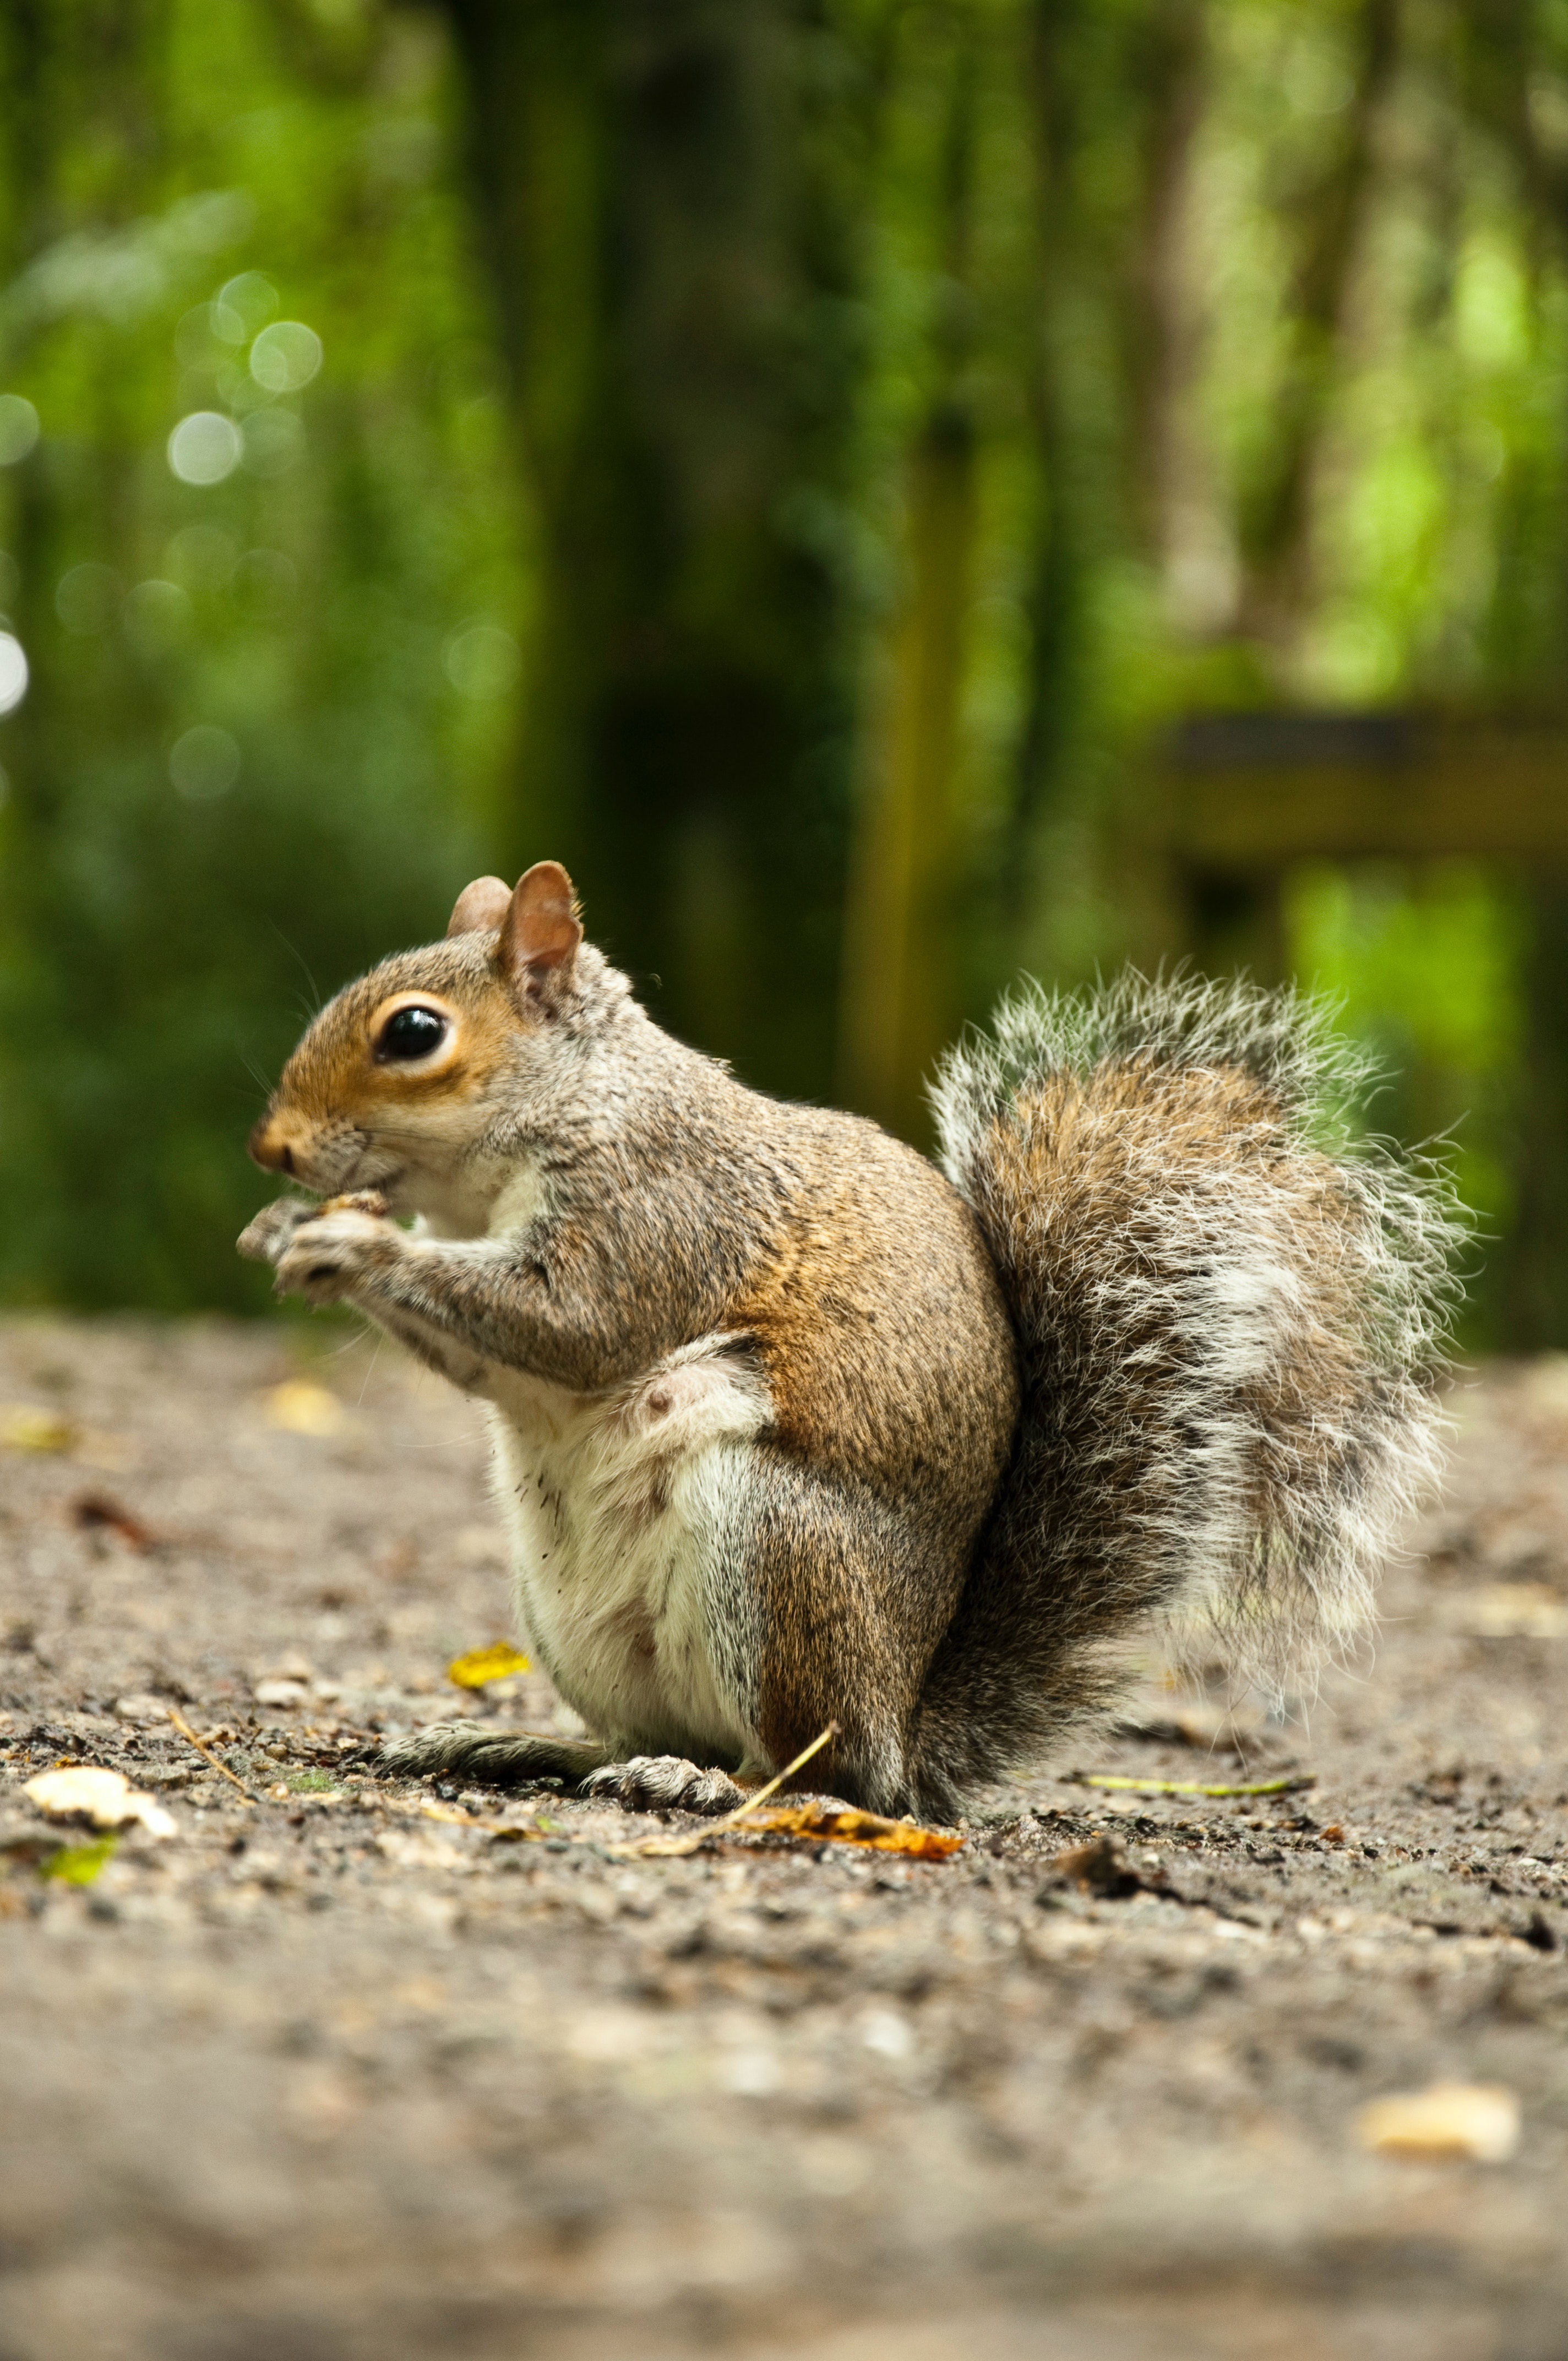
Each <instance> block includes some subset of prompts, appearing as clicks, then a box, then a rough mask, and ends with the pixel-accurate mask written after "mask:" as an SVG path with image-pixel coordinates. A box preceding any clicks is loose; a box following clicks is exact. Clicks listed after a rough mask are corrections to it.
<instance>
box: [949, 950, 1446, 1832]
mask: <svg viewBox="0 0 1568 2361" xmlns="http://www.w3.org/2000/svg"><path fill="white" fill-rule="evenodd" d="M1365 1081H1366V1071H1365V1065H1364V1062H1363V1060H1361V1058H1360V1057H1359V1055H1358V1053H1357V1052H1356V1051H1355V1050H1354V1048H1352V1047H1351V1046H1350V1045H1348V1044H1347V1043H1346V1042H1344V1041H1343V1039H1341V1038H1338V1037H1337V1036H1336V1035H1335V1034H1334V1032H1333V1031H1332V1027H1331V1023H1330V1016H1329V1012H1328V1011H1327V1010H1326V1009H1325V1008H1324V1007H1323V1006H1322V1005H1321V1004H1319V1003H1316V1002H1313V1001H1310V1000H1304V999H1302V998H1300V997H1299V996H1298V995H1297V994H1295V993H1294V992H1289V991H1286V992H1277V993H1266V992H1263V991H1261V990H1259V989H1258V988H1257V987H1256V986H1255V985H1252V984H1250V983H1228V984H1213V983H1193V982H1177V983H1147V982H1146V981H1145V979H1144V978H1142V977H1141V976H1138V975H1135V974H1128V975H1124V976H1123V977H1122V978H1121V979H1119V980H1118V981H1117V982H1116V983H1113V984H1112V985H1111V986H1110V987H1109V988H1106V989H1102V990H1101V991H1099V992H1096V993H1093V994H1085V995H1082V996H1080V997H1075V998H1062V997H1051V996H1047V994H1043V993H1041V992H1039V991H1037V990H1031V991H1029V992H1027V993H1025V994H1020V995H1019V996H1017V997H1014V998H1013V999H1010V1000H1009V1001H1007V1002H1005V1003H1004V1004H1003V1006H1002V1008H1001V1009H1000V1011H999V1012H998V1015H997V1018H996V1021H995V1027H994V1031H993V1033H992V1036H991V1037H989V1038H987V1037H977V1038H970V1039H969V1040H967V1041H966V1042H965V1043H963V1044H962V1045H960V1046H959V1048H958V1049H955V1050H954V1051H952V1052H951V1053H950V1054H949V1056H948V1059H947V1060H946V1062H945V1064H944V1066H943V1068H942V1071H941V1074H940V1077H939V1080H938V1084H937V1088H936V1092H935V1104H936V1109H937V1115H938V1124H939V1127H940V1132H941V1138H942V1147H943V1157H944V1162H945V1165H946V1169H947V1171H948V1177H949V1178H950V1179H951V1180H953V1182H954V1183H955V1184H956V1186H957V1187H958V1188H959V1190H960V1191H961V1192H962V1194H963V1195H964V1197H965V1198H966V1199H967V1200H968V1202H969V1203H970V1205H971V1206H972V1207H973V1209H974V1212H975V1213H976V1215H977V1217H978V1219H979V1221H980V1224H981V1228H982V1230H983V1231H984V1233H985V1236H986V1238H987V1241H988V1242H989V1245H990V1247H991V1250H992V1254H993V1256H994V1257H995V1260H996V1265H997V1268H998V1270H999V1271H1000V1273H1001V1277H1002V1283H1003V1290H1004V1291H1005V1293H1006V1296H1007V1299H1008V1301H1009V1304H1010V1306H1011V1309H1012V1312H1013V1315H1014V1321H1015V1323H1016V1325H1017V1329H1018V1335H1019V1340H1020V1347H1021V1352H1022V1357H1023V1372H1024V1403H1025V1406H1024V1415H1023V1422H1022V1426H1021V1429H1020V1433H1019V1440H1018V1445H1017V1449H1016V1453H1015V1455H1014V1462H1013V1465H1012V1467H1011V1469H1010V1472H1009V1475H1008V1477H1007V1478H1006V1479H1005V1482H1004V1486H1003V1494H1002V1497H1001V1499H1000V1501H999V1504H998V1508H997V1510H996V1513H995V1516H994V1519H993V1521H992V1526H991V1529H990V1531H989V1533H988V1535H987V1538H986V1542H985V1543H984V1545H983V1548H982V1551H981V1559H980V1562H979V1565H978V1566H977V1569H976V1572H975V1574H974V1576H972V1578H971V1580H970V1585H969V1587H968V1588H967V1589H966V1592H965V1595H964V1598H963V1601H962V1603H961V1605H960V1608H959V1614H958V1617H957V1619H956V1620H955V1622H954V1624H953V1626H952V1628H951V1630H950V1631H949V1632H948V1636H947V1638H946V1639H945V1641H944V1642H943V1644H942V1647H941V1649H940V1650H939V1651H938V1656H937V1659H936V1661H935V1663H934V1664H933V1666H932V1670H931V1675H930V1678H929V1681H928V1683H927V1690H926V1694H925V1697H924V1698H923V1700H922V1707H921V1719H920V1723H919V1726H918V1729H917V1730H916V1733H915V1746H914V1750H913V1753H914V1764H915V1769H916V1784H917V1785H918V1788H919V1791H920V1793H921V1795H922V1798H923V1800H924V1801H925V1802H926V1804H927V1806H931V1807H938V1808H939V1807H942V1806H946V1807H947V1808H948V1809H951V1808H952V1807H953V1806H954V1805H955V1804H956V1803H957V1802H958V1801H959V1800H960V1799H961V1797H962V1795H963V1794H964V1793H965V1792H966V1791H967V1790H968V1789H969V1788H970V1787H971V1786H972V1785H973V1784H976V1783H977V1782H981V1781H983V1780H986V1779H991V1778H995V1777H998V1776H1000V1775H1002V1774H1003V1773H1005V1772H1006V1771H1008V1770H1010V1769H1013V1768H1015V1767H1018V1766H1019V1765H1021V1764H1022V1763H1025V1762H1026V1761H1027V1760H1028V1759H1029V1758H1030V1757H1032V1756H1035V1755H1037V1754H1038V1753H1039V1752H1041V1751H1042V1750H1043V1749H1044V1748H1045V1747H1046V1746H1047V1745H1048V1744H1049V1743H1050V1741H1052V1740H1053V1739H1055V1738H1057V1737H1058V1736H1059V1734H1060V1732H1061V1731H1062V1730H1063V1728H1064V1726H1066V1725H1067V1724H1069V1722H1070V1721H1071V1720H1073V1719H1075V1718H1077V1717H1079V1716H1080V1715H1081V1714H1082V1713H1084V1712H1085V1711H1086V1710H1091V1709H1093V1708H1096V1707H1097V1706H1101V1705H1102V1704H1103V1703H1104V1702H1105V1700H1106V1697H1107V1694H1108V1686H1109V1684H1110V1683H1111V1682H1112V1681H1113V1677H1114V1659H1115V1654H1116V1650H1115V1645H1114V1643H1115V1642H1116V1641H1117V1640H1118V1639H1119V1638H1122V1637H1124V1635H1125V1633H1126V1631H1127V1630H1128V1628H1129V1626H1131V1625H1132V1624H1133V1623H1134V1622H1135V1621H1138V1622H1142V1621H1144V1620H1146V1619H1149V1618H1151V1617H1152V1618H1154V1619H1157V1620H1162V1621H1163V1622H1164V1623H1165V1625H1166V1626H1167V1628H1168V1631H1170V1632H1171V1633H1173V1634H1174V1636H1175V1638H1176V1640H1177V1642H1178V1645H1179V1649H1180V1651H1181V1652H1182V1653H1186V1654H1189V1655H1193V1654H1196V1653H1202V1654H1203V1655H1206V1656H1212V1655H1214V1654H1216V1653H1218V1654H1222V1655H1223V1656H1224V1657H1225V1658H1226V1659H1227V1660H1228V1661H1229V1662H1230V1663H1231V1664H1232V1665H1233V1666H1234V1668H1235V1670H1236V1672H1237V1674H1238V1675H1240V1676H1242V1677H1245V1678H1249V1679H1252V1680H1255V1681H1257V1682H1260V1683H1262V1684H1264V1685H1265V1686H1269V1687H1272V1688H1279V1687H1281V1686H1284V1685H1285V1684H1286V1683H1288V1681H1289V1680H1291V1679H1292V1678H1293V1677H1299V1675H1300V1673H1301V1672H1302V1670H1303V1669H1304V1668H1305V1667H1307V1666H1310V1664H1311V1663H1312V1662H1314V1661H1315V1660H1319V1659H1321V1657H1322V1656H1323V1654H1324V1653H1329V1652H1332V1651H1333V1650H1334V1649H1335V1648H1337V1647H1341V1646H1343V1644H1344V1643H1345V1642H1347V1641H1348V1640H1349V1639H1350V1638H1351V1637H1353V1636H1354V1634H1355V1633H1356V1632H1357V1631H1359V1630H1361V1629H1362V1628H1363V1626H1364V1625H1365V1621H1366V1620H1367V1617H1368V1615H1369V1613H1370V1611H1371V1599H1372V1584H1373V1579H1374V1576H1375V1575H1376V1570H1377V1566H1378V1563H1379V1561H1380V1559H1381V1558H1382V1557H1383V1556H1384V1554H1385V1553H1386V1552H1387V1548H1388V1546H1389V1543H1390V1540H1391V1538H1392V1535H1393V1532H1394V1529H1395V1526H1396V1524H1397V1522H1398V1519H1399V1517H1400V1515H1401V1513H1402V1511H1403V1510H1405V1508H1406V1507H1407V1505H1408V1504H1409V1501H1410V1499H1412V1496H1413V1495H1415V1494H1416V1493H1417V1492H1418V1491H1419V1490H1420V1488H1421V1486H1422V1485H1423V1483H1424V1482H1425V1481H1426V1480H1427V1479H1428V1477H1430V1476H1431V1474H1432V1473H1433V1472H1434V1471H1435V1467H1436V1464H1437V1450H1436V1433H1437V1426H1438V1419H1437V1412H1436V1408H1435V1403H1434V1384H1433V1381H1434V1378H1436V1376H1437V1374H1438V1371H1439V1367H1440V1365H1441V1356H1442V1341H1443V1334H1444V1330H1445V1326H1446V1314H1447V1312H1448V1309H1449V1306H1450V1303H1451V1300H1452V1296H1453V1280H1452V1279H1451V1276H1450V1273H1451V1269H1452V1265H1453V1254H1454V1249H1455V1247H1456V1246H1457V1245H1458V1243H1459V1242H1460V1240H1461V1238H1462V1236H1463V1235H1464V1232H1463V1224H1462V1223H1461V1221H1460V1218H1459V1213H1458V1208H1457V1204H1456V1202H1455V1200H1454V1198H1453V1191H1452V1190H1451V1188H1450V1186H1449V1184H1448V1182H1447V1180H1446V1179H1445V1177H1444V1176H1443V1175H1442V1173H1441V1172H1440V1171H1439V1170H1437V1169H1436V1168H1434V1167H1432V1166H1430V1165H1412V1164H1410V1163H1409V1162H1404V1161H1400V1160H1398V1159H1396V1158H1395V1157H1394V1155H1393V1154H1391V1153H1390V1152H1389V1151H1388V1150H1387V1149H1386V1148H1383V1147H1381V1146H1379V1145H1377V1144H1376V1143H1368V1142H1365V1141H1363V1140H1357V1139H1356V1138H1355V1137H1354V1132H1353V1128H1352V1126H1353V1119H1354V1113H1355V1109H1356V1106H1357V1104H1358V1102H1359V1100H1360V1098H1361V1097H1362V1095H1363V1093H1364V1089H1365Z"/></svg>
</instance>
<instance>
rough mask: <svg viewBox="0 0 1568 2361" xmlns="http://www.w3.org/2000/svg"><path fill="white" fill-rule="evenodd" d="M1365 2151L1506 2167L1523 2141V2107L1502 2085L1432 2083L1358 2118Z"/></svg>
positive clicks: (1381, 2102)
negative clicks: (1503, 2165)
mask: <svg viewBox="0 0 1568 2361" xmlns="http://www.w3.org/2000/svg"><path fill="white" fill-rule="evenodd" d="M1356 2129H1357V2131H1358V2133H1359V2135H1360V2137H1361V2144H1362V2146H1363V2147H1369V2148H1372V2149H1374V2150H1375V2151H1376V2153H1377V2154H1378V2155H1380V2156H1409V2157H1429V2158H1430V2157H1469V2158H1473V2159H1474V2161H1475V2163H1477V2164H1502V2163H1504V2162H1506V2161H1507V2159H1508V2158H1509V2157H1510V2156H1512V2154H1513V2152H1514V2150H1515V2148H1516V2147H1518V2146H1519V2100H1518V2099H1517V2098H1516V2096H1515V2095H1514V2093H1513V2092H1512V2091H1510V2090H1509V2089H1508V2086H1507V2085H1506V2084H1505V2083H1502V2082H1434V2083H1433V2084H1432V2086H1431V2089H1430V2090H1428V2091H1403V2092H1397V2093H1396V2094H1395V2095H1394V2096H1392V2097H1390V2098H1387V2099H1375V2100H1374V2101H1373V2103H1372V2104H1371V2105H1370V2106H1369V2107H1363V2109H1362V2111H1361V2113H1360V2114H1359V2115H1358V2116H1357V2117H1356Z"/></svg>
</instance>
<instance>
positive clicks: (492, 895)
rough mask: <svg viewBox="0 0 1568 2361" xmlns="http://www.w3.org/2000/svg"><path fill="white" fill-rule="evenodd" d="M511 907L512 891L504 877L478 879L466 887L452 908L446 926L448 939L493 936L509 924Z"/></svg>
mask: <svg viewBox="0 0 1568 2361" xmlns="http://www.w3.org/2000/svg"><path fill="white" fill-rule="evenodd" d="M510 906H511V887H510V885H509V884H507V883H506V880H505V879H504V878H501V877H476V878H475V880H474V883H473V884H471V885H465V886H464V888H463V891H462V892H461V894H459V895H458V896H457V899H456V901H455V902H454V904H453V905H452V916H451V917H450V918H449V919H448V920H447V922H446V932H447V935H448V938H450V937H451V936H453V935H477V934H481V933H483V934H487V935H493V934H494V933H495V931H496V928H498V927H500V926H504V925H505V923H506V915H507V911H508V910H509V909H510Z"/></svg>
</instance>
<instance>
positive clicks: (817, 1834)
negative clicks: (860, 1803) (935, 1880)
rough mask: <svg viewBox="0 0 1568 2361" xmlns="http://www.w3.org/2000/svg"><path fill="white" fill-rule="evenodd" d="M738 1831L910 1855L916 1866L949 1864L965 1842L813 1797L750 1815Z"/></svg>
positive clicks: (947, 1832) (740, 1822) (950, 1832)
mask: <svg viewBox="0 0 1568 2361" xmlns="http://www.w3.org/2000/svg"><path fill="white" fill-rule="evenodd" d="M736 1829H737V1832H738V1833H739V1834H740V1835H745V1836H751V1835H758V1834H761V1835H764V1836H784V1837H806V1838H809V1839H811V1840H812V1841H813V1842H814V1843H816V1842H827V1843H828V1844H848V1845H864V1846H868V1847H869V1848H870V1849H871V1850H872V1851H873V1852H901V1853H907V1854H908V1855H910V1856H911V1858H912V1859H914V1860H916V1861H946V1860H947V1858H948V1854H949V1853H955V1852H958V1851H959V1850H960V1849H961V1847H962V1845H963V1839H962V1837H960V1836H959V1835H958V1834H957V1833H956V1831H955V1830H953V1829H951V1828H919V1827H917V1826H916V1824H915V1823H914V1822H913V1821H911V1820H888V1819H883V1817H882V1815H881V1814H880V1813H879V1812H861V1811H855V1810H853V1809H851V1808H850V1807H849V1806H844V1805H831V1804H823V1803H820V1802H818V1801H817V1800H816V1799H815V1798H812V1797H807V1799H806V1802H805V1803H803V1804H781V1805H778V1806H775V1807H774V1808H773V1810H772V1811H765V1812H749V1813H747V1814H746V1816H745V1817H744V1818H738V1819H737V1821H736Z"/></svg>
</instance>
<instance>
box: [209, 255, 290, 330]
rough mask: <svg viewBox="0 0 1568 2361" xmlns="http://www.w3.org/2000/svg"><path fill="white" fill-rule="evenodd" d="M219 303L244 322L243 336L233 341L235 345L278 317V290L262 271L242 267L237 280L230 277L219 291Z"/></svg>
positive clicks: (226, 310)
mask: <svg viewBox="0 0 1568 2361" xmlns="http://www.w3.org/2000/svg"><path fill="white" fill-rule="evenodd" d="M218 302H220V303H221V304H222V305H223V307H224V309H225V312H232V313H234V315H235V317H236V319H237V320H239V321H240V323H241V324H242V333H241V335H238V336H236V338H235V340H234V341H235V343H236V345H237V344H241V343H243V342H244V340H245V337H246V336H254V335H256V334H257V332H258V329H261V328H264V327H265V326H266V325H267V323H268V321H269V320H275V319H276V318H277V316H278V290H277V289H276V287H274V286H273V284H272V281H271V280H270V279H264V278H263V277H262V275H261V273H260V271H259V270H242V271H241V272H240V274H239V276H238V278H237V279H230V280H227V281H226V282H225V285H224V286H222V287H220V288H219V290H218Z"/></svg>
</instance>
